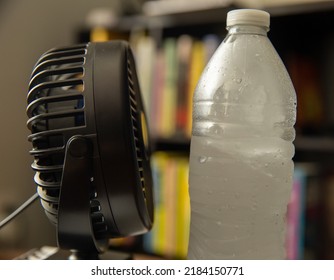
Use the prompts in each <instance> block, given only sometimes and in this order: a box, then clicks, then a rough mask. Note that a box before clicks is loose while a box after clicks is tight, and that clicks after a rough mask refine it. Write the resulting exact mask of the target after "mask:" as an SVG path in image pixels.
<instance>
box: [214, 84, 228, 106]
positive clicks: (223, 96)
mask: <svg viewBox="0 0 334 280" xmlns="http://www.w3.org/2000/svg"><path fill="white" fill-rule="evenodd" d="M229 94H230V92H229V91H228V90H225V88H224V85H221V86H220V87H219V88H218V89H217V90H216V92H215V94H214V95H213V101H214V102H223V101H226V100H227V99H228V97H229Z"/></svg>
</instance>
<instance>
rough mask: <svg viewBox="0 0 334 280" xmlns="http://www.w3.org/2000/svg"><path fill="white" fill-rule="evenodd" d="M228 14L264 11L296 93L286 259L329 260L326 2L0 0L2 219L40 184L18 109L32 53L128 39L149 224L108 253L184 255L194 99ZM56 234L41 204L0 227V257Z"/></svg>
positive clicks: (331, 206) (333, 196) (332, 55)
mask: <svg viewBox="0 0 334 280" xmlns="http://www.w3.org/2000/svg"><path fill="white" fill-rule="evenodd" d="M234 8H260V9H264V10H267V11H269V12H270V13H271V16H272V18H271V30H270V32H269V34H268V35H269V38H270V39H271V41H272V43H273V45H274V46H275V48H276V50H277V51H278V53H279V54H280V56H281V57H282V60H283V62H284V63H285V65H286V67H287V69H288V71H289V73H290V75H291V78H292V80H293V83H294V86H295V88H296V91H297V97H298V114H297V115H298V117H297V124H296V131H297V137H296V141H295V145H296V155H295V158H294V159H295V166H296V169H295V182H294V187H293V192H292V195H291V201H290V205H289V211H288V216H287V224H288V232H287V245H286V246H287V252H288V258H289V259H334V218H333V217H334V79H333V78H334V28H333V27H334V21H333V20H332V19H333V16H334V1H329V0H328V1H321V0H319V1H316V0H283V1H275V0H249V1H247V0H234V1H233V0H205V1H204V0H156V1H145V0H95V1H89V0H70V1H69V0H66V1H65V0H58V1H50V0H49V1H45V0H30V1H23V0H0V38H2V40H1V44H0V85H1V90H0V128H1V137H0V155H1V162H0V176H1V180H0V219H3V218H4V217H6V216H7V215H8V214H9V213H11V212H12V211H13V210H14V209H16V208H17V207H18V206H19V205H20V204H21V203H22V202H23V201H25V200H26V199H27V198H28V197H30V196H31V195H32V194H33V193H34V192H35V189H36V187H35V184H34V182H33V175H34V174H33V171H32V170H31V167H30V165H31V163H32V160H33V158H32V156H30V155H29V150H30V148H31V144H30V143H29V142H28V141H27V136H28V134H29V130H28V129H27V127H26V121H27V116H26V113H25V110H26V95H27V89H28V81H29V78H30V73H31V71H32V68H33V66H34V64H35V62H36V61H37V59H38V58H39V56H40V55H41V54H42V53H43V52H45V51H47V50H48V49H50V48H53V47H58V46H66V45H70V44H75V43H80V42H88V41H105V40H114V39H123V40H128V41H129V42H130V44H131V46H132V48H133V51H134V53H135V57H136V62H137V70H138V76H139V79H140V84H141V89H142V95H143V98H144V104H145V109H146V113H147V116H148V121H149V126H150V131H151V138H152V148H153V157H152V167H153V176H154V183H155V184H154V188H155V189H154V191H155V192H154V193H155V206H156V208H155V217H156V218H155V224H154V227H153V230H152V231H151V232H150V233H148V234H146V235H143V236H139V237H135V238H126V239H121V240H113V241H112V242H111V243H110V246H111V248H112V249H113V250H125V251H131V252H139V253H145V254H150V255H154V256H160V257H164V258H174V259H182V258H185V256H186V248H187V236H188V230H189V203H188V201H187V200H186V197H187V187H188V186H187V173H188V155H189V139H190V133H191V98H192V93H193V91H194V88H195V86H196V83H197V81H198V78H199V76H200V74H201V71H202V69H203V67H204V66H205V64H206V63H207V61H208V59H209V58H210V57H211V55H212V53H213V52H214V51H215V49H216V48H217V46H218V45H219V44H220V43H221V41H222V39H223V38H224V36H225V35H226V30H225V19H226V14H227V12H228V11H229V10H231V9H234ZM55 239H56V238H55V228H54V227H53V226H52V225H51V224H50V223H49V221H48V220H47V218H46V216H45V215H44V212H43V210H42V207H41V206H40V204H39V202H37V203H35V204H34V205H33V206H32V207H31V208H29V210H27V211H26V212H25V213H24V214H22V215H21V216H20V217H19V218H17V219H15V220H14V221H13V222H12V223H11V224H9V225H8V226H6V227H5V228H4V229H3V230H1V231H0V259H11V258H13V257H16V256H18V255H19V254H21V253H23V252H25V251H27V250H29V249H31V248H38V247H40V246H43V245H51V246H55V245H56V241H55Z"/></svg>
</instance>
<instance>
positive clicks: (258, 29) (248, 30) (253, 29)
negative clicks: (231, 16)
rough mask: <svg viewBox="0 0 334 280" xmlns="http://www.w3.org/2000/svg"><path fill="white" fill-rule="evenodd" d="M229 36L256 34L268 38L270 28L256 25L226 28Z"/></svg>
mask: <svg viewBox="0 0 334 280" xmlns="http://www.w3.org/2000/svg"><path fill="white" fill-rule="evenodd" d="M226 29H227V30H228V33H229V34H254V35H262V36H267V32H268V31H269V28H268V27H266V26H256V25H241V24H240V25H232V26H228V27H227V28H226Z"/></svg>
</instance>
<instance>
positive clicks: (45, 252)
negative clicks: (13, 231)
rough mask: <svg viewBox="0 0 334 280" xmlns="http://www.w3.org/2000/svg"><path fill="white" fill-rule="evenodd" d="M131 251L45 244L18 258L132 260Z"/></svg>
mask: <svg viewBox="0 0 334 280" xmlns="http://www.w3.org/2000/svg"><path fill="white" fill-rule="evenodd" d="M132 259H133V256H132V254H129V253H124V252H116V251H107V252H105V253H103V254H87V253H79V252H71V251H68V250H62V249H59V248H57V247H49V246H43V247H41V248H40V249H33V250H30V251H28V252H27V253H25V254H23V255H21V256H19V257H17V258H16V260H132Z"/></svg>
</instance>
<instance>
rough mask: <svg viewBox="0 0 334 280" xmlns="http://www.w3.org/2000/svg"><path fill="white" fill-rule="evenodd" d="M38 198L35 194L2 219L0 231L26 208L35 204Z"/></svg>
mask: <svg viewBox="0 0 334 280" xmlns="http://www.w3.org/2000/svg"><path fill="white" fill-rule="evenodd" d="M38 197H39V196H38V193H35V194H34V195H33V196H31V197H30V198H29V199H28V200H27V201H26V202H24V203H23V204H22V205H21V206H20V207H19V208H17V209H16V210H15V211H14V212H13V213H12V214H10V215H9V216H8V217H7V218H5V219H3V220H2V221H1V222H0V229H2V228H3V227H4V226H5V225H7V224H8V223H9V222H10V221H11V220H13V219H14V218H15V217H16V216H18V215H19V214H21V213H22V212H23V211H24V210H25V209H26V208H28V207H29V206H30V205H31V204H32V203H33V202H35V201H36V200H37V198H38Z"/></svg>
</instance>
